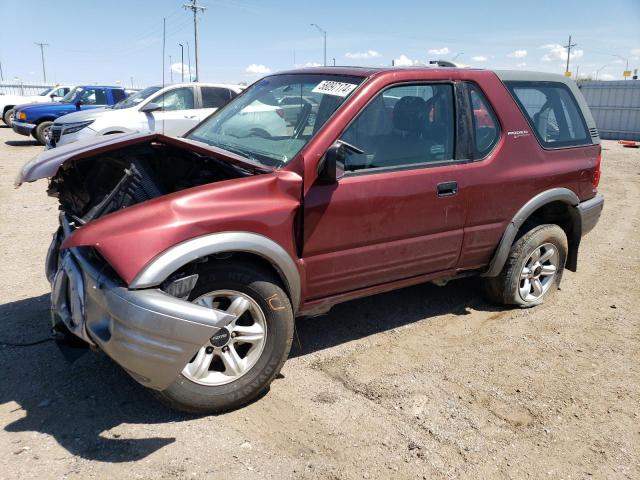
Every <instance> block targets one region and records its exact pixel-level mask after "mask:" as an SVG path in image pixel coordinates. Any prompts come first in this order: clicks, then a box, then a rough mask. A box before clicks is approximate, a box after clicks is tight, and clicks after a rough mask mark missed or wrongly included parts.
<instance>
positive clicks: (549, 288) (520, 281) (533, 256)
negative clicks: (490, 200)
mask: <svg viewBox="0 0 640 480" xmlns="http://www.w3.org/2000/svg"><path fill="white" fill-rule="evenodd" d="M567 251H568V247H567V236H566V234H565V233H564V230H562V228H560V227H559V226H558V225H551V224H545V225H539V226H537V227H534V228H532V229H531V230H529V231H527V232H526V233H525V234H524V235H522V237H520V238H519V239H518V240H517V241H516V242H515V243H514V244H513V245H512V246H511V251H510V252H509V257H508V258H507V261H506V262H505V265H504V268H503V269H502V271H501V272H500V274H499V275H498V276H497V277H493V278H485V279H484V287H485V293H486V295H487V297H488V298H489V300H491V301H492V302H495V303H501V304H505V305H518V306H520V307H523V308H528V307H533V306H536V305H540V304H541V303H542V302H543V301H544V298H545V297H547V296H548V295H551V294H552V293H553V292H554V291H555V290H556V289H557V287H558V285H559V284H560V280H561V279H562V273H563V272H564V264H565V262H566V260H567Z"/></svg>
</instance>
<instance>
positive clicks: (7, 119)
mask: <svg viewBox="0 0 640 480" xmlns="http://www.w3.org/2000/svg"><path fill="white" fill-rule="evenodd" d="M15 113H16V111H15V110H14V109H13V108H10V109H8V110H7V111H6V112H4V115H3V116H2V120H3V121H4V123H6V124H7V125H8V126H10V127H11V126H12V125H13V117H14V115H15Z"/></svg>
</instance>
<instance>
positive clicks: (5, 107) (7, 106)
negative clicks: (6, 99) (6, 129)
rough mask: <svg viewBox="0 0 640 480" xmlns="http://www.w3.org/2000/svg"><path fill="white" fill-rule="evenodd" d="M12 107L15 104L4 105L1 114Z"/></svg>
mask: <svg viewBox="0 0 640 480" xmlns="http://www.w3.org/2000/svg"><path fill="white" fill-rule="evenodd" d="M13 107H15V105H5V106H4V108H3V109H2V116H3V117H4V114H5V113H7V111H8V110H11V109H12V108H13Z"/></svg>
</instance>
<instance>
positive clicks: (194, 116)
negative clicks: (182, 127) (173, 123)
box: [184, 115, 197, 119]
mask: <svg viewBox="0 0 640 480" xmlns="http://www.w3.org/2000/svg"><path fill="white" fill-rule="evenodd" d="M196 116H197V115H185V116H184V118H188V119H192V118H196Z"/></svg>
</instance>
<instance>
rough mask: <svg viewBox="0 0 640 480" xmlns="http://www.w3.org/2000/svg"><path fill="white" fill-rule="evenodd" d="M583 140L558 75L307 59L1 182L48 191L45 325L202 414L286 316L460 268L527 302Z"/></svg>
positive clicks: (562, 245) (551, 276) (284, 340)
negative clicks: (334, 64) (225, 96)
mask: <svg viewBox="0 0 640 480" xmlns="http://www.w3.org/2000/svg"><path fill="white" fill-rule="evenodd" d="M285 100H286V105H287V115H283V114H282V104H283V101H285ZM256 112H260V117H259V118H258V121H257V120H256V118H254V117H255V116H256ZM260 122H265V125H264V128H261V123H260ZM266 122H282V126H281V128H279V132H280V135H276V136H274V135H273V134H270V133H269V132H273V131H274V129H273V128H269V125H266ZM599 143H600V142H599V138H598V132H597V130H596V127H595V124H594V122H593V119H592V117H591V114H590V112H589V109H588V107H587V106H586V104H585V101H584V99H583V97H582V95H581V94H580V92H579V91H578V89H577V88H576V85H575V84H574V83H573V82H572V81H571V80H568V79H566V78H564V77H561V76H555V75H547V74H540V73H527V72H508V71H504V72H492V71H483V70H471V69H455V68H449V69H448V68H406V69H405V68H390V69H368V68H342V67H340V68H314V69H305V70H295V71H290V72H284V73H280V74H276V75H271V76H268V77H265V78H263V79H262V80H260V81H258V82H256V83H255V84H254V85H253V86H251V87H250V88H248V89H247V90H245V91H244V92H243V93H242V94H241V95H239V96H238V97H237V98H236V99H235V100H233V101H232V102H231V103H229V104H228V105H227V106H226V107H224V108H222V109H220V110H219V111H218V112H216V113H215V114H213V115H212V116H210V117H209V118H207V119H206V120H204V121H203V122H202V123H200V124H199V125H198V126H197V127H195V128H194V129H193V130H191V131H190V132H189V133H188V134H186V135H185V137H184V138H171V137H166V136H163V135H160V134H122V135H113V136H109V137H105V138H102V139H100V140H98V141H97V142H94V143H92V144H91V145H87V144H71V145H69V146H64V147H62V148H57V149H55V150H53V151H48V152H44V153H43V154H41V155H40V156H39V157H37V158H36V159H34V160H32V161H31V162H29V163H28V164H27V165H25V166H24V167H23V169H22V172H21V173H20V175H19V177H18V179H17V184H18V185H19V184H20V183H22V182H29V181H34V180H36V179H38V178H44V177H51V180H50V185H49V194H50V195H53V196H56V197H57V198H58V199H59V202H60V210H61V212H60V229H59V230H58V232H57V233H56V234H55V236H54V239H53V242H52V244H51V247H50V251H49V255H48V258H47V275H48V278H49V280H50V281H51V284H52V290H53V292H52V312H53V325H54V329H55V330H56V331H58V332H61V334H63V335H70V334H73V335H74V336H76V337H80V338H81V339H82V340H84V341H85V342H86V343H87V344H89V345H90V346H92V347H94V348H100V349H102V350H103V351H105V352H106V353H107V354H108V355H109V356H110V357H111V358H113V359H114V360H115V361H116V362H118V363H119V364H120V365H122V367H123V368H125V369H126V370H127V372H129V373H130V374H131V375H132V376H133V377H134V378H135V379H136V380H137V381H138V382H140V383H141V384H142V385H144V386H146V387H149V388H151V389H153V390H155V391H157V392H158V396H159V397H160V398H161V399H163V400H164V401H165V402H166V403H168V404H169V405H171V406H173V407H175V408H179V409H182V410H187V411H192V412H216V411H223V410H227V409H230V408H235V407H238V406H240V405H242V404H244V403H246V402H248V401H250V400H251V399H253V398H255V397H256V396H257V395H259V394H260V393H261V392H262V391H264V390H265V389H266V388H267V387H268V385H269V384H270V382H271V381H272V380H273V378H274V377H275V376H276V374H277V373H278V371H279V370H280V368H281V367H282V365H283V363H284V361H285V359H286V358H287V355H288V353H289V349H290V346H291V339H292V335H293V329H294V318H295V317H296V316H301V315H317V314H320V313H322V312H326V311H327V310H328V309H329V308H330V307H331V306H332V305H335V304H337V303H340V302H344V301H347V300H351V299H354V298H358V297H363V296H366V295H372V294H375V293H379V292H385V291H388V290H392V289H396V288H400V287H404V286H407V285H412V284H417V283H422V282H427V281H442V280H448V279H454V278H457V277H460V276H467V275H478V276H481V277H482V278H483V281H484V284H485V286H486V291H487V294H488V296H489V298H490V299H491V300H493V301H495V302H498V303H502V304H510V305H517V306H519V307H531V306H534V305H537V304H540V303H541V302H542V301H543V299H544V298H545V296H547V295H549V294H550V293H551V292H552V291H553V290H555V288H556V286H557V285H558V284H559V282H560V279H561V277H562V273H563V270H564V268H565V267H566V268H568V269H569V270H572V271H575V270H576V267H577V259H578V247H579V246H580V239H581V237H582V236H583V235H584V234H585V233H587V232H588V231H589V230H591V229H592V228H593V227H594V225H595V224H596V222H597V221H598V218H599V216H600V212H601V210H602V207H603V199H602V197H600V196H597V195H596V189H597V186H598V180H599V176H600V144H599Z"/></svg>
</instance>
